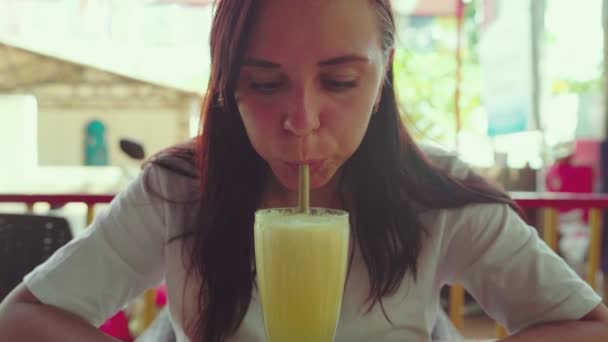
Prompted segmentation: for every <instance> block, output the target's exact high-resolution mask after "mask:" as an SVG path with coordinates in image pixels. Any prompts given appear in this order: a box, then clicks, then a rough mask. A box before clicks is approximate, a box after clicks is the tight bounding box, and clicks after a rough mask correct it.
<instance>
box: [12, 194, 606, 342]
mask: <svg viewBox="0 0 608 342" xmlns="http://www.w3.org/2000/svg"><path fill="white" fill-rule="evenodd" d="M511 196H512V197H513V198H514V199H515V201H516V202H517V203H518V204H519V205H520V206H521V207H522V208H524V209H541V210H543V214H544V217H543V226H542V236H543V239H544V240H545V242H546V243H547V245H548V246H549V247H551V248H552V249H553V250H556V249H557V243H558V234H557V231H558V227H557V225H558V210H560V209H574V208H580V209H589V225H590V228H591V237H590V246H589V251H588V253H589V255H588V258H587V260H588V263H587V272H586V280H587V282H588V283H589V284H590V285H591V286H592V287H593V288H595V286H596V272H597V270H598V269H599V266H600V259H601V251H602V209H607V208H608V195H603V194H568V193H538V192H513V193H511ZM113 197H114V195H111V194H99V195H91V194H0V203H9V202H10V203H25V204H26V205H27V206H28V208H32V207H33V205H34V204H35V203H38V202H46V203H49V204H51V205H62V204H66V203H73V202H80V203H85V204H86V205H87V224H89V223H91V222H92V220H93V207H94V205H95V204H98V203H109V202H110V201H111V200H112V198H113ZM149 292H150V291H149ZM145 296H146V303H147V304H146V310H145V313H144V318H143V321H144V326H147V325H148V324H149V323H150V322H151V321H152V320H153V319H154V315H155V311H154V309H155V307H154V296H153V293H147V294H146V295H145ZM463 303H464V289H463V287H462V286H461V285H455V286H452V287H451V289H450V313H449V314H450V318H451V320H452V322H453V323H454V325H455V326H456V327H457V328H458V329H461V330H462V329H463V327H464V318H463V314H462V308H463ZM504 336H506V331H505V330H504V329H503V328H502V327H500V326H497V337H504Z"/></svg>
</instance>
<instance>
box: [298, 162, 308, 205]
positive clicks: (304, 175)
mask: <svg viewBox="0 0 608 342" xmlns="http://www.w3.org/2000/svg"><path fill="white" fill-rule="evenodd" d="M298 202H299V203H298V208H299V209H300V212H301V213H304V214H307V215H308V214H310V169H309V166H308V165H300V184H299V187H298Z"/></svg>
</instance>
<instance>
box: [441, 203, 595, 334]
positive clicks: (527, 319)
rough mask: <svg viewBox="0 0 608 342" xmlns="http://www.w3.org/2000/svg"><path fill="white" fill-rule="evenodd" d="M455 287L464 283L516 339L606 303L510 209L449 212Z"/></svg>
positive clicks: (449, 260) (450, 276)
mask: <svg viewBox="0 0 608 342" xmlns="http://www.w3.org/2000/svg"><path fill="white" fill-rule="evenodd" d="M445 215H447V216H446V217H444V218H443V220H444V222H450V226H449V227H448V228H446V229H449V230H450V231H449V232H446V236H448V237H449V238H448V241H447V249H446V254H445V255H444V258H443V259H444V260H445V263H446V265H445V270H446V276H447V280H448V282H449V283H452V282H460V283H462V284H463V285H464V287H465V288H466V289H467V291H468V292H469V293H471V295H472V296H473V297H475V299H476V300H477V301H478V302H479V303H480V305H481V306H482V308H483V309H484V310H485V311H486V312H487V313H488V314H489V315H490V316H492V317H493V318H494V319H495V320H497V321H498V322H500V323H501V324H503V325H504V326H505V327H506V328H507V329H508V330H509V332H511V333H515V332H518V331H520V330H522V329H525V328H527V327H529V326H532V325H535V324H539V323H544V322H552V321H560V320H577V319H580V318H582V317H583V316H584V315H585V314H587V313H589V312H590V311H591V310H593V309H594V308H595V307H596V306H597V305H598V304H599V303H601V298H600V297H599V296H598V295H597V294H596V293H595V291H594V290H593V289H592V288H591V287H589V286H588V285H587V284H586V283H585V282H584V281H583V280H582V279H581V278H580V277H579V276H578V275H577V274H576V273H575V272H574V271H573V270H572V269H571V268H570V267H569V266H568V264H566V263H565V262H564V261H563V259H562V258H561V257H559V256H558V255H557V254H556V253H555V252H553V251H552V250H551V249H550V248H549V247H548V246H547V245H546V244H545V243H544V241H542V240H541V239H540V238H539V237H538V234H537V232H536V230H535V229H534V228H532V227H530V226H528V225H527V224H526V223H525V222H524V221H523V220H522V219H521V218H520V217H519V215H518V214H517V213H516V212H515V211H514V210H512V209H511V208H510V207H509V206H508V205H502V204H478V205H470V206H467V207H465V208H464V209H461V210H450V211H446V213H445Z"/></svg>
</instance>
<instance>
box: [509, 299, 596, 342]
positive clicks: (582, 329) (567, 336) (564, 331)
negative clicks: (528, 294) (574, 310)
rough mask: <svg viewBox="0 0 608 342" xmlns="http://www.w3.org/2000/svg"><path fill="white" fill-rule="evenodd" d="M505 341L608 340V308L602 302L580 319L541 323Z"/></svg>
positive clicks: (557, 341)
mask: <svg viewBox="0 0 608 342" xmlns="http://www.w3.org/2000/svg"><path fill="white" fill-rule="evenodd" d="M503 341H505V342H517V341H555V342H559V341H585V342H587V341H588V342H594V341H597V342H602V341H608V309H607V308H606V306H605V305H604V304H600V305H598V306H597V307H596V308H595V309H593V311H591V312H590V313H588V314H587V315H585V317H583V318H582V319H580V320H578V321H569V322H554V323H547V324H541V325H538V326H535V327H531V328H529V329H526V330H523V331H522V332H520V333H518V334H515V335H513V336H510V337H507V338H506V339H504V340H503Z"/></svg>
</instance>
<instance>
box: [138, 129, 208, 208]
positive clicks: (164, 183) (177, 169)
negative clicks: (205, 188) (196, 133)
mask: <svg viewBox="0 0 608 342" xmlns="http://www.w3.org/2000/svg"><path fill="white" fill-rule="evenodd" d="M195 156H196V154H195V149H194V140H188V141H186V142H184V143H181V144H178V145H174V146H171V147H169V148H166V149H164V150H162V151H160V152H158V153H156V154H155V155H154V156H152V157H151V158H149V159H148V160H147V161H146V162H145V163H144V166H143V170H142V181H143V182H144V184H145V186H146V188H147V189H148V191H152V192H154V193H156V194H159V195H160V197H162V198H164V199H166V200H169V201H175V202H179V201H189V200H193V199H196V198H198V196H197V194H198V190H199V183H200V182H199V177H198V171H197V168H196V158H195Z"/></svg>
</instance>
